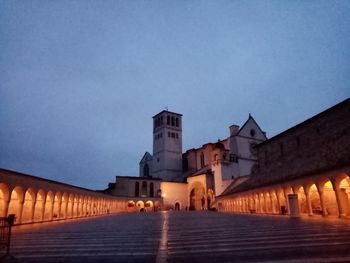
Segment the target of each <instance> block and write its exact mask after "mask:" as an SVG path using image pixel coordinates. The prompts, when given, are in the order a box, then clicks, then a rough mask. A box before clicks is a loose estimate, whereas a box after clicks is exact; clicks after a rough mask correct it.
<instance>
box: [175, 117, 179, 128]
mask: <svg viewBox="0 0 350 263" xmlns="http://www.w3.org/2000/svg"><path fill="white" fill-rule="evenodd" d="M175 122H176V123H175V125H176V127H179V118H176V120H175Z"/></svg>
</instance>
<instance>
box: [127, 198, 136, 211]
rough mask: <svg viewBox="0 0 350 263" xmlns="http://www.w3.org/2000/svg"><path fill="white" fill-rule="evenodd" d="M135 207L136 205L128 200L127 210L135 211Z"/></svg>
mask: <svg viewBox="0 0 350 263" xmlns="http://www.w3.org/2000/svg"><path fill="white" fill-rule="evenodd" d="M135 206H136V204H135V202H134V201H132V200H130V201H129V202H128V204H127V208H128V210H129V211H130V210H132V211H133V210H135Z"/></svg>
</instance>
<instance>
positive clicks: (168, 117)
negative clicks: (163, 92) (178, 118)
mask: <svg viewBox="0 0 350 263" xmlns="http://www.w3.org/2000/svg"><path fill="white" fill-rule="evenodd" d="M166 124H167V125H170V116H166Z"/></svg>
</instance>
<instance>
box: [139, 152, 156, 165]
mask: <svg viewBox="0 0 350 263" xmlns="http://www.w3.org/2000/svg"><path fill="white" fill-rule="evenodd" d="M147 157H148V159H153V156H152V154H150V153H149V152H145V154H144V155H143V157H142V159H141V161H140V163H142V162H144V161H145V160H147Z"/></svg>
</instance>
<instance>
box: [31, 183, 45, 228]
mask: <svg viewBox="0 0 350 263" xmlns="http://www.w3.org/2000/svg"><path fill="white" fill-rule="evenodd" d="M45 200H46V194H45V192H44V190H42V189H40V190H39V191H38V192H37V193H36V199H35V208H34V222H39V221H42V220H43V217H44V209H45V208H44V205H45Z"/></svg>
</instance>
